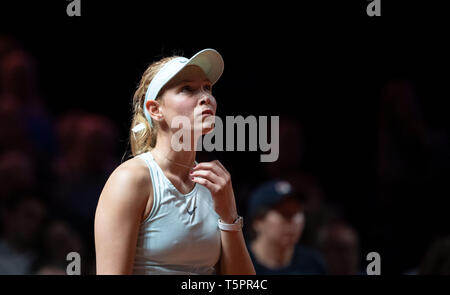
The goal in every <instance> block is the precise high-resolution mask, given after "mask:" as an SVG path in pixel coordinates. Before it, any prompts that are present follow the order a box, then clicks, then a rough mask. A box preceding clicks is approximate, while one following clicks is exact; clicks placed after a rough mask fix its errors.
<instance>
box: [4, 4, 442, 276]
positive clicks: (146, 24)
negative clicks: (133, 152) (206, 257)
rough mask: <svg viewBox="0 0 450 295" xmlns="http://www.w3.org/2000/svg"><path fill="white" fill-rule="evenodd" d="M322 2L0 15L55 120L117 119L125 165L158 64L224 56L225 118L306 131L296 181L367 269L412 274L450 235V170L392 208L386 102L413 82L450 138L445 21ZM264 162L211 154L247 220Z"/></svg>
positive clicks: (414, 7)
mask: <svg viewBox="0 0 450 295" xmlns="http://www.w3.org/2000/svg"><path fill="white" fill-rule="evenodd" d="M316 2H318V3H315V4H312V3H303V2H299V3H297V4H296V5H294V4H285V3H274V2H267V3H262V2H255V3H247V4H245V6H243V5H242V3H234V4H220V3H212V2H208V3H204V4H195V6H194V5H193V4H192V3H187V2H185V3H180V4H178V3H177V4H175V3H167V4H164V5H155V4H154V3H147V2H146V3H147V4H143V3H141V2H135V3H131V2H129V1H118V2H109V1H108V2H106V1H102V2H95V3H93V1H83V0H82V16H81V17H68V16H67V15H66V12H65V8H66V5H67V3H68V2H67V1H45V3H44V2H42V1H39V2H30V3H26V2H19V3H15V4H2V7H1V8H0V11H1V14H0V15H1V19H2V21H1V23H2V26H1V29H2V31H3V33H7V34H8V35H10V36H12V37H13V38H15V39H16V40H17V41H18V42H20V44H21V45H22V46H23V48H25V49H26V50H27V51H28V52H29V53H30V54H31V55H32V56H33V57H34V58H35V59H36V61H37V64H38V71H39V87H40V91H41V94H42V97H43V98H44V100H45V103H46V105H47V107H48V109H49V111H50V113H51V114H52V115H53V116H55V117H57V116H58V115H60V114H63V113H65V112H67V111H69V110H73V109H81V110H85V111H88V112H93V113H99V114H103V115H106V116H107V117H109V118H110V119H111V120H112V121H113V122H114V123H115V124H116V125H117V127H118V128H119V130H120V132H119V134H120V136H119V139H118V141H117V142H116V143H117V147H116V150H117V156H118V158H119V159H120V158H121V157H122V156H123V154H124V153H125V152H126V151H127V149H128V145H127V137H128V132H129V127H130V119H131V98H132V95H133V93H134V90H135V89H136V86H137V83H138V82H139V80H140V77H141V75H142V73H143V71H144V70H145V69H146V67H147V66H148V64H149V63H150V62H152V61H155V60H157V59H159V58H161V57H163V56H169V55H172V54H174V53H176V54H181V55H183V56H186V57H190V56H192V55H193V54H194V53H196V52H197V51H198V50H201V49H203V48H214V49H216V50H218V51H219V52H220V53H221V54H222V56H223V58H224V60H225V71H224V74H223V76H222V78H221V80H220V81H219V82H218V83H217V85H215V86H214V87H215V88H214V94H215V97H216V99H217V101H218V112H217V115H218V116H221V117H224V116H227V115H228V116H237V115H242V116H244V117H246V116H248V115H254V116H260V115H261V116H262V115H264V116H276V115H278V116H280V117H281V118H283V117H294V118H296V119H297V120H298V121H299V122H300V123H301V125H302V126H303V130H304V140H305V152H304V155H303V158H302V159H303V160H302V162H301V164H300V166H299V169H300V170H302V171H306V172H308V173H311V174H313V175H314V176H315V177H317V178H318V179H319V180H320V183H321V185H322V188H323V190H324V192H325V195H326V198H327V200H329V201H330V202H333V203H337V204H339V206H340V207H342V208H343V210H344V212H345V216H346V218H347V220H348V221H349V222H350V223H351V224H352V225H353V226H354V227H355V228H356V229H357V230H358V233H359V235H360V237H361V243H362V249H361V252H362V253H363V254H362V257H363V259H364V253H368V252H370V251H377V252H380V254H381V257H382V265H383V271H384V272H385V273H403V272H405V271H407V270H409V269H412V268H414V267H416V266H417V265H418V264H419V261H420V259H421V258H422V256H423V255H424V252H425V250H426V249H427V247H428V246H429V244H430V242H431V241H432V240H433V239H434V238H436V237H437V236H439V235H442V234H448V231H449V230H448V221H447V218H446V208H447V206H448V203H449V202H448V200H447V198H448V196H449V194H448V189H446V188H445V183H446V180H447V178H446V177H447V175H448V174H446V173H448V169H447V170H445V169H444V170H443V171H444V172H442V171H441V170H439V171H440V172H439V173H437V174H433V175H438V177H429V178H427V179H426V181H424V182H423V184H422V185H421V186H420V189H412V188H411V187H408V186H406V187H402V188H401V189H399V192H398V195H397V198H396V199H395V200H394V201H391V202H390V203H389V206H385V205H384V203H383V202H382V201H380V199H379V198H378V196H379V192H380V190H381V189H380V185H379V183H380V182H379V179H378V176H377V173H376V154H377V140H378V139H377V134H378V133H377V132H378V119H379V112H380V97H381V95H382V89H383V87H384V86H385V85H386V83H388V82H389V81H391V80H395V79H406V80H408V81H410V83H411V84H412V85H414V87H415V91H416V94H417V97H418V101H419V105H420V109H421V112H422V113H423V116H424V118H425V121H426V123H427V126H429V128H435V129H439V130H441V131H442V132H443V133H444V134H448V131H449V123H450V120H449V116H448V115H447V112H448V108H447V103H446V101H447V99H448V96H449V95H448V83H449V75H448V69H449V57H448V52H449V45H448V42H447V40H446V39H448V32H447V31H446V30H447V29H446V28H448V25H449V21H448V17H445V15H444V13H445V12H444V9H443V8H442V7H441V8H440V7H436V6H433V5H432V4H430V3H428V2H425V1H423V2H421V3H414V2H413V3H411V2H406V1H401V2H398V3H397V4H396V5H395V6H394V4H392V3H388V1H382V16H381V17H372V18H370V17H368V16H367V15H366V12H365V7H366V5H367V3H368V2H367V1H350V2H349V1H327V2H325V1H316ZM344 2H345V3H344ZM389 2H391V1H389ZM396 2H397V1H396ZM2 128H3V127H2ZM259 154H260V152H228V153H215V155H214V157H217V158H219V159H220V160H221V161H222V162H223V163H224V164H225V166H226V167H227V168H229V170H230V171H231V173H232V176H233V179H234V181H233V182H234V187H235V190H236V191H237V198H238V202H239V204H241V207H240V208H242V209H241V210H244V208H245V200H246V198H247V197H248V196H247V193H248V192H247V191H246V190H245V189H243V190H242V192H241V193H240V185H241V184H242V186H243V187H249V188H252V187H254V186H256V185H257V184H258V183H260V182H261V181H262V180H263V179H264V176H262V173H261V171H262V169H263V165H262V164H261V163H260V162H259V161H258V159H259ZM446 155H448V153H447V154H446Z"/></svg>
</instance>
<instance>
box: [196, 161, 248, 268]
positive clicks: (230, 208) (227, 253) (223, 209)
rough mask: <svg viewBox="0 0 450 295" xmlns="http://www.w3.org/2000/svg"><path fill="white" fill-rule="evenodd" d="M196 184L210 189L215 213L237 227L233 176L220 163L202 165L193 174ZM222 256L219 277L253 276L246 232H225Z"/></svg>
mask: <svg viewBox="0 0 450 295" xmlns="http://www.w3.org/2000/svg"><path fill="white" fill-rule="evenodd" d="M192 176H193V177H194V178H193V181H195V182H198V183H200V184H202V185H204V186H205V187H207V188H208V189H209V190H210V191H211V194H212V196H213V200H214V209H215V211H216V212H217V214H218V215H219V216H220V219H221V220H222V221H223V222H224V223H233V222H234V221H235V220H236V218H237V217H238V215H237V210H236V201H235V198H234V193H233V187H232V184H231V176H230V174H229V173H228V171H227V170H226V169H225V167H223V166H222V164H221V163H220V162H219V161H213V162H205V163H199V164H198V165H197V166H196V167H194V169H193V172H192ZM221 239H222V252H221V256H220V262H219V274H231V275H252V274H255V269H254V266H253V263H252V260H251V258H250V255H249V253H248V250H247V247H246V245H245V240H244V236H243V234H242V231H238V232H229V231H221Z"/></svg>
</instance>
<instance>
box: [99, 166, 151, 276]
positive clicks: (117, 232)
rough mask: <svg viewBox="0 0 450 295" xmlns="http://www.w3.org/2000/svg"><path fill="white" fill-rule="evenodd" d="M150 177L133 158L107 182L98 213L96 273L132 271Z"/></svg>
mask: <svg viewBox="0 0 450 295" xmlns="http://www.w3.org/2000/svg"><path fill="white" fill-rule="evenodd" d="M146 173H147V174H146ZM148 179H149V178H148V172H147V171H146V169H142V167H141V166H139V165H136V163H132V162H131V160H130V161H128V162H126V163H124V164H122V165H121V166H119V167H118V168H117V169H116V170H115V171H114V172H113V173H112V174H111V176H110V177H109V179H108V181H107V182H106V184H105V187H104V188H103V191H102V193H101V195H100V199H99V202H98V205H97V210H96V213H95V251H96V263H97V274H131V273H132V269H133V262H134V255H135V251H136V242H137V235H138V231H139V225H140V222H141V220H142V216H143V214H144V210H145V207H146V205H147V202H148V200H149V199H148V197H149V192H150V189H149V185H148V183H149V182H148Z"/></svg>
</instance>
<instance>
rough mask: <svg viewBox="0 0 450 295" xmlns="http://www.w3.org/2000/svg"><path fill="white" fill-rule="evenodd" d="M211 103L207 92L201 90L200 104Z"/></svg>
mask: <svg viewBox="0 0 450 295" xmlns="http://www.w3.org/2000/svg"><path fill="white" fill-rule="evenodd" d="M204 104H209V105H211V104H212V97H211V95H210V94H209V93H206V92H203V94H202V98H201V99H200V105H204Z"/></svg>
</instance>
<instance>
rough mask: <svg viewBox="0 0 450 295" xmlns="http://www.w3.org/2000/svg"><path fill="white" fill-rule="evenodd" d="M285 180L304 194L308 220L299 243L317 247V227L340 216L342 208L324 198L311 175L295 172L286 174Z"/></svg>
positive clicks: (317, 183) (305, 212)
mask: <svg viewBox="0 0 450 295" xmlns="http://www.w3.org/2000/svg"><path fill="white" fill-rule="evenodd" d="M286 180H287V181H289V183H290V184H292V185H293V186H294V188H295V190H296V191H299V192H301V194H302V195H303V196H304V200H303V204H304V214H305V220H307V221H308V222H305V228H304V230H303V233H302V237H301V243H302V244H303V245H306V246H310V247H314V248H317V247H318V246H317V234H318V232H319V229H320V228H321V227H322V226H323V225H325V224H327V223H329V222H332V221H333V220H336V219H340V218H342V217H343V213H342V210H341V209H340V208H339V207H338V206H337V205H335V204H332V203H330V201H329V200H327V199H326V198H325V193H324V191H323V189H322V187H321V186H320V184H319V182H318V180H317V179H316V178H315V177H314V176H313V175H311V174H308V173H303V172H297V173H293V174H291V175H289V176H287V177H286Z"/></svg>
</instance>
